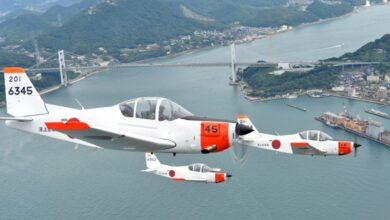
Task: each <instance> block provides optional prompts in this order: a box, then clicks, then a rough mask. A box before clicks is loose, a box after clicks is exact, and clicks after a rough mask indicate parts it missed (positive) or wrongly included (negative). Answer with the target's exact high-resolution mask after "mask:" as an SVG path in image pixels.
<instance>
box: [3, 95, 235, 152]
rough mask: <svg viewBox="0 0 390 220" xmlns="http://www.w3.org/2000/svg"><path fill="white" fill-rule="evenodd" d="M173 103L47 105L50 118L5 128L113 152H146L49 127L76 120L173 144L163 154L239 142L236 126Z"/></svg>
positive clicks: (138, 101)
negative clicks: (83, 106)
mask: <svg viewBox="0 0 390 220" xmlns="http://www.w3.org/2000/svg"><path fill="white" fill-rule="evenodd" d="M145 100H146V101H148V102H146V101H145ZM150 101H153V103H154V104H153V106H149V107H148V106H141V103H149V102H150ZM126 103H127V104H128V103H133V104H132V110H131V112H126V111H127V110H124V107H123V106H124V104H126ZM171 103H173V102H171V101H169V100H167V99H164V98H154V97H153V98H138V99H134V100H130V101H127V102H124V103H121V104H118V105H114V106H110V107H103V108H94V109H85V110H84V109H81V110H80V109H72V108H66V107H61V106H56V105H49V104H46V107H47V108H48V112H49V113H48V114H44V115H37V116H32V118H33V121H31V122H19V121H6V124H7V126H9V127H12V128H16V129H19V130H23V131H27V132H30V133H34V134H39V135H44V136H48V137H51V138H56V139H60V140H64V141H68V142H72V143H75V144H81V145H86V146H90V147H98V148H106V149H113V150H125V151H145V149H144V148H138V147H137V146H136V145H134V146H126V145H124V146H118V145H112V144H111V142H109V141H106V142H104V141H103V140H102V141H97V140H93V139H91V140H90V141H89V140H88V139H85V138H84V139H83V140H80V139H78V138H75V137H72V136H69V135H66V134H64V133H62V132H59V131H55V130H52V129H50V127H48V126H47V123H48V122H49V123H51V122H63V123H66V122H68V121H70V120H73V119H77V120H79V121H82V122H85V123H87V124H88V125H89V126H90V127H93V128H103V129H104V130H106V131H109V132H111V133H115V134H118V136H120V135H123V136H127V135H133V136H134V135H139V136H147V137H152V138H156V139H162V140H168V141H171V142H173V143H174V145H175V147H172V148H168V149H161V150H158V152H164V153H202V152H203V153H205V152H206V153H208V152H220V151H223V150H225V149H227V148H229V147H230V146H231V145H232V144H233V143H234V140H235V138H236V137H235V136H236V135H235V128H236V124H235V123H234V122H229V121H224V120H213V119H207V118H199V117H195V116H193V115H192V114H190V113H189V112H188V111H186V110H185V109H182V108H181V107H180V106H178V105H177V104H171ZM164 105H165V108H164ZM167 105H169V107H170V108H172V110H170V112H168V111H167V109H166V108H167V107H166V106H167ZM140 108H142V109H141V110H140ZM148 108H150V109H148ZM163 108H164V109H163ZM174 108H176V111H180V112H176V114H178V115H177V116H174V114H175V112H174V111H175V109H174ZM148 111H149V112H148ZM151 111H153V112H151ZM164 112H165V113H164ZM138 113H139V114H138ZM164 114H165V115H164ZM97 143H98V144H97ZM101 143H103V144H101Z"/></svg>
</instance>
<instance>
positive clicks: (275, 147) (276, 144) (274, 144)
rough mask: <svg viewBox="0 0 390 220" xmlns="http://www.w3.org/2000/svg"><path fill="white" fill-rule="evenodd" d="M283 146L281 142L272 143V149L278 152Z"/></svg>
mask: <svg viewBox="0 0 390 220" xmlns="http://www.w3.org/2000/svg"><path fill="white" fill-rule="evenodd" d="M281 145H282V143H280V141H279V140H277V139H276V140H273V141H272V148H274V149H276V150H277V149H279V148H280V146H281Z"/></svg>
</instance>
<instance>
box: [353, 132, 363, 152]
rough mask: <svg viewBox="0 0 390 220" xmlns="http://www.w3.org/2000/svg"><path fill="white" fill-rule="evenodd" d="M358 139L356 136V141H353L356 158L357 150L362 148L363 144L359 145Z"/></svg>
mask: <svg viewBox="0 0 390 220" xmlns="http://www.w3.org/2000/svg"><path fill="white" fill-rule="evenodd" d="M356 139H357V136H356V135H355V140H354V141H353V146H352V147H353V151H354V152H353V155H354V157H357V149H358V148H359V147H361V146H362V145H361V144H358V143H357V141H356Z"/></svg>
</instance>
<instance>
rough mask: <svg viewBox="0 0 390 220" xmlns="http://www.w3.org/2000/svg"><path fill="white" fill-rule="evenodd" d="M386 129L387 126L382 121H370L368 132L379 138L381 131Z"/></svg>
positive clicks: (371, 135)
mask: <svg viewBox="0 0 390 220" xmlns="http://www.w3.org/2000/svg"><path fill="white" fill-rule="evenodd" d="M384 131H385V128H384V127H383V125H382V124H381V123H380V122H376V121H369V122H368V127H367V131H366V134H367V135H368V136H370V137H373V138H377V139H379V138H380V137H381V133H382V132H384Z"/></svg>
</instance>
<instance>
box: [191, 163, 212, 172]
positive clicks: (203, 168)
mask: <svg viewBox="0 0 390 220" xmlns="http://www.w3.org/2000/svg"><path fill="white" fill-rule="evenodd" d="M188 169H189V170H191V171H194V172H200V173H206V172H210V167H208V166H207V165H205V164H202V163H194V164H191V165H189V166H188Z"/></svg>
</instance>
